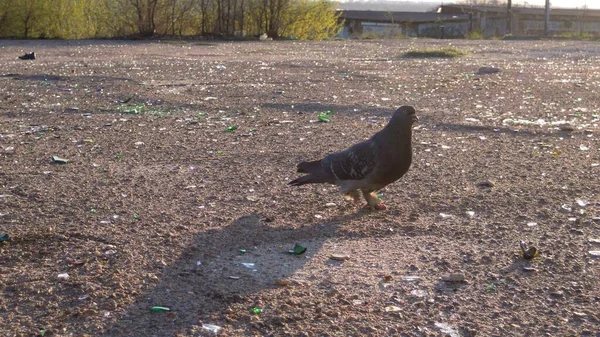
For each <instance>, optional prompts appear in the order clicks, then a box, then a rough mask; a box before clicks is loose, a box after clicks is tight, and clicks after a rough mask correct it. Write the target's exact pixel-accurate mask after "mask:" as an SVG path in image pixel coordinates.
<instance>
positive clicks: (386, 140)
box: [290, 106, 418, 193]
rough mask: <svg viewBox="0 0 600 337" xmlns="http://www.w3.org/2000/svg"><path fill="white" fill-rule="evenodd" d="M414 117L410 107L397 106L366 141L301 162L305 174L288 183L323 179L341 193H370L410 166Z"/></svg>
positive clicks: (395, 178) (396, 177) (391, 181)
mask: <svg viewBox="0 0 600 337" xmlns="http://www.w3.org/2000/svg"><path fill="white" fill-rule="evenodd" d="M416 120H418V118H417V117H416V115H415V109H414V108H413V107H410V106H403V107H400V108H399V109H398V110H396V112H394V115H393V116H392V119H391V120H390V122H389V123H388V124H387V125H386V127H385V128H383V129H382V130H381V131H379V132H377V133H376V134H375V135H373V137H371V138H369V139H368V140H366V141H364V142H361V143H358V144H355V145H353V146H351V147H350V148H348V149H346V150H344V151H340V152H336V153H332V154H330V155H328V156H326V157H325V158H323V159H322V160H320V161H319V160H316V161H312V162H302V163H300V164H299V165H298V172H300V173H308V175H306V176H303V177H300V178H298V179H296V180H294V181H292V182H290V184H291V185H294V186H299V185H303V184H311V183H324V182H325V183H331V184H337V185H339V186H341V189H342V192H344V193H350V192H351V191H355V190H357V189H360V190H362V191H363V193H370V192H372V191H375V190H379V189H381V188H383V187H385V186H386V185H388V184H391V183H393V182H394V181H396V180H398V179H400V178H401V177H402V176H403V175H404V174H405V173H406V172H407V171H408V169H409V167H410V165H411V162H412V144H411V138H412V125H413V123H414V122H415V121H416Z"/></svg>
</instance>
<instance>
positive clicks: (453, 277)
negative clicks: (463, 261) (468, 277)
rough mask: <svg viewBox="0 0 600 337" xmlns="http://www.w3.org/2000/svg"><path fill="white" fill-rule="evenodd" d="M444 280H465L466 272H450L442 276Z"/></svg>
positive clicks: (457, 281)
mask: <svg viewBox="0 0 600 337" xmlns="http://www.w3.org/2000/svg"><path fill="white" fill-rule="evenodd" d="M442 281H444V282H455V283H459V282H465V274H463V273H450V274H446V275H443V276H442Z"/></svg>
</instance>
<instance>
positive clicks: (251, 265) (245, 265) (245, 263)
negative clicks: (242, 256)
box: [242, 262, 256, 269]
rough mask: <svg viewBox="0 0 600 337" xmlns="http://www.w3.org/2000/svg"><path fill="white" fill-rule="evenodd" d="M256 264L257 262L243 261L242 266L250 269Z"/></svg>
mask: <svg viewBox="0 0 600 337" xmlns="http://www.w3.org/2000/svg"><path fill="white" fill-rule="evenodd" d="M255 265H256V264H255V263H247V262H242V266H244V267H246V268H249V269H252V268H254V266H255Z"/></svg>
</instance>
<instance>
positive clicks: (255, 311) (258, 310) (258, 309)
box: [251, 307, 263, 315]
mask: <svg viewBox="0 0 600 337" xmlns="http://www.w3.org/2000/svg"><path fill="white" fill-rule="evenodd" d="M251 311H252V313H253V314H255V315H260V314H262V312H263V310H262V308H261V307H253V308H252V310H251Z"/></svg>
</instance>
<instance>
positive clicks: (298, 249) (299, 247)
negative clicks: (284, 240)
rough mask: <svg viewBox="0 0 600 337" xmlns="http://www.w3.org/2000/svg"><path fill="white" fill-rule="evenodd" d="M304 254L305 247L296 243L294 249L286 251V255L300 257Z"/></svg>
mask: <svg viewBox="0 0 600 337" xmlns="http://www.w3.org/2000/svg"><path fill="white" fill-rule="evenodd" d="M305 252H306V247H304V246H302V245H301V244H299V243H297V244H296V245H295V246H294V249H290V250H288V253H290V254H293V255H302V254H304V253H305Z"/></svg>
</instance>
